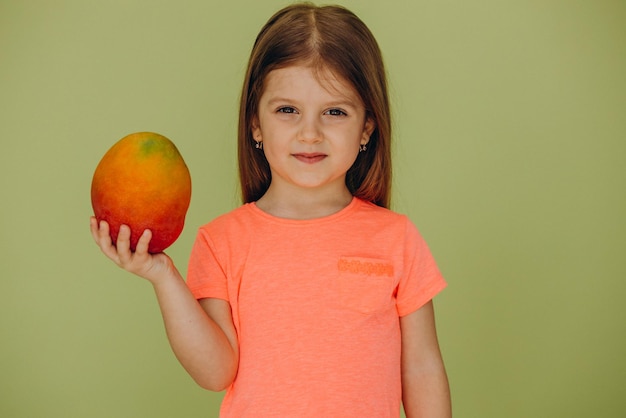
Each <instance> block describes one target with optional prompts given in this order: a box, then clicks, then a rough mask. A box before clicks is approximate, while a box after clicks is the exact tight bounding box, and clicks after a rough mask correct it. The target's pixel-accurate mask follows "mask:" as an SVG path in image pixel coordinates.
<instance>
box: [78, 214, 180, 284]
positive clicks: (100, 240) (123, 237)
mask: <svg viewBox="0 0 626 418" xmlns="http://www.w3.org/2000/svg"><path fill="white" fill-rule="evenodd" d="M90 226H91V234H92V236H93V238H94V241H95V242H96V244H97V245H98V246H99V247H100V250H101V251H102V252H103V253H104V254H105V255H106V256H107V257H108V258H110V259H111V260H112V261H113V262H114V263H115V264H117V265H118V266H119V267H121V268H123V269H124V270H127V271H129V272H131V273H134V274H136V275H138V276H141V277H143V278H145V279H148V280H150V281H154V280H157V279H158V278H160V277H162V276H164V275H167V274H170V273H171V270H172V269H173V265H172V262H171V259H170V258H169V257H168V256H167V255H166V254H164V253H157V254H152V253H150V252H149V251H148V248H149V246H150V240H151V239H152V233H151V231H150V230H145V231H144V232H143V233H142V234H141V236H140V237H139V240H138V241H137V245H136V248H135V251H133V250H132V249H131V230H130V228H129V227H128V225H121V226H120V229H119V232H118V234H117V238H116V240H115V242H113V239H112V238H111V234H110V228H109V224H108V223H107V222H106V221H100V222H98V221H97V220H96V218H95V217H91V225H90Z"/></svg>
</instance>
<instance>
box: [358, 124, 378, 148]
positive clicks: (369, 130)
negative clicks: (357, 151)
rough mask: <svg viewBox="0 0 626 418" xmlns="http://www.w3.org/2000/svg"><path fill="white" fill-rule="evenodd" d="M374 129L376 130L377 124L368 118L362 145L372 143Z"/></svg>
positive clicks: (364, 127)
mask: <svg viewBox="0 0 626 418" xmlns="http://www.w3.org/2000/svg"><path fill="white" fill-rule="evenodd" d="M374 129H376V122H374V119H372V118H367V119H366V120H365V125H364V126H363V136H362V137H361V145H365V144H367V143H368V142H370V137H371V136H372V133H373V132H374Z"/></svg>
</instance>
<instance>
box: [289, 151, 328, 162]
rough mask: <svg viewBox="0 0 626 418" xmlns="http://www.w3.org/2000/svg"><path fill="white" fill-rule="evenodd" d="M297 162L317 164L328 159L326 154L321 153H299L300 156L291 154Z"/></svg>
mask: <svg viewBox="0 0 626 418" xmlns="http://www.w3.org/2000/svg"><path fill="white" fill-rule="evenodd" d="M291 155H292V156H293V157H294V158H295V159H296V160H298V161H301V162H303V163H306V164H315V163H318V162H320V161H322V160H323V159H324V158H326V157H327V155H326V154H322V153H319V152H315V153H299V154H291Z"/></svg>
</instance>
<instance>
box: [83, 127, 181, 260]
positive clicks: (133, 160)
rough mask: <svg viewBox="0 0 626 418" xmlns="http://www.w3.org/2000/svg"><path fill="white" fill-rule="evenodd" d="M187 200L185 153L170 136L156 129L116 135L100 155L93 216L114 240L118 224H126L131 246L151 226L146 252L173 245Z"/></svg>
mask: <svg viewBox="0 0 626 418" xmlns="http://www.w3.org/2000/svg"><path fill="white" fill-rule="evenodd" d="M190 201H191V176H190V175H189V169H188V168H187V165H186V164H185V161H184V160H183V157H182V156H181V154H180V152H179V151H178V149H177V148H176V146H175V145H174V143H173V142H172V141H170V140H169V139H168V138H166V137H164V136H163V135H159V134H157V133H154V132H137V133H133V134H130V135H127V136H125V137H124V138H122V139H120V140H119V141H118V142H117V143H115V144H114V145H113V146H112V147H111V148H110V149H109V150H108V151H107V152H106V154H104V156H103V157H102V160H100V162H99V163H98V166H97V167H96V170H95V172H94V175H93V180H92V182H91V204H92V206H93V210H94V214H95V217H96V218H97V219H98V221H101V220H105V221H107V222H108V223H109V227H110V233H111V239H112V241H113V243H116V241H117V235H118V233H119V229H120V226H121V225H128V226H129V227H130V230H131V238H130V247H131V250H132V251H135V249H136V246H137V241H138V240H139V237H140V236H141V234H142V233H143V231H144V230H146V229H150V230H151V231H152V239H151V240H150V245H149V248H148V251H149V252H150V253H158V252H162V251H163V250H165V249H166V248H167V247H169V246H170V245H171V244H173V243H174V241H176V240H177V239H178V237H179V236H180V234H181V232H182V231H183V227H184V224H185V215H186V214H187V209H188V208H189V203H190Z"/></svg>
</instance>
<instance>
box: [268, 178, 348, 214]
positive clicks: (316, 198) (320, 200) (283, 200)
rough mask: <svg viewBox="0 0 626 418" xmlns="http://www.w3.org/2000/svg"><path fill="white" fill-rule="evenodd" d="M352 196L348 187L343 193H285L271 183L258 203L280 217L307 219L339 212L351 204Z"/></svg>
mask: <svg viewBox="0 0 626 418" xmlns="http://www.w3.org/2000/svg"><path fill="white" fill-rule="evenodd" d="M352 197H353V196H352V194H351V193H350V191H349V190H348V188H347V187H346V188H345V190H343V191H342V192H341V193H337V192H336V191H334V192H333V193H325V192H324V191H319V190H297V191H294V190H292V191H290V192H289V193H284V192H280V191H278V190H276V189H275V188H272V186H271V185H270V187H269V189H268V190H267V192H266V193H265V194H264V195H263V196H262V197H261V198H260V199H259V200H258V201H257V202H256V205H257V207H258V208H259V209H261V210H262V211H263V212H265V213H268V214H270V215H272V216H276V217H278V218H286V219H299V220H305V219H315V218H323V217H325V216H329V215H332V214H334V213H337V212H339V211H340V210H342V209H344V208H345V207H346V206H348V205H349V204H350V202H351V201H352Z"/></svg>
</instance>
